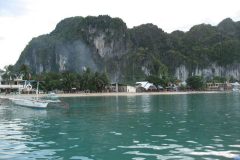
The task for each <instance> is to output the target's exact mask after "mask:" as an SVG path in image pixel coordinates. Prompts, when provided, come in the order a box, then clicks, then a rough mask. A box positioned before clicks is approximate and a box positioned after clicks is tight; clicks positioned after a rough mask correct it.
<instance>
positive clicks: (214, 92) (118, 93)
mask: <svg viewBox="0 0 240 160" xmlns="http://www.w3.org/2000/svg"><path fill="white" fill-rule="evenodd" d="M216 93H230V92H229V91H187V92H139V93H129V92H106V93H62V94H56V95H57V96H58V97H60V98H61V97H109V96H144V95H184V94H216ZM46 95H47V94H39V95H38V97H43V96H46ZM11 97H20V98H21V97H22V98H24V97H29V98H30V97H36V95H35V94H20V95H19V94H15V95H11V94H10V95H9V94H8V95H4V94H3V95H0V99H6V98H11Z"/></svg>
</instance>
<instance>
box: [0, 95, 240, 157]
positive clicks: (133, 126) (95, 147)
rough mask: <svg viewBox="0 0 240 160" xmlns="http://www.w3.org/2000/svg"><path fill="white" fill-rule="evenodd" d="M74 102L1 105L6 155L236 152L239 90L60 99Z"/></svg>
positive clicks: (1, 149) (0, 150) (239, 151)
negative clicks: (40, 105) (44, 105)
mask: <svg viewBox="0 0 240 160" xmlns="http://www.w3.org/2000/svg"><path fill="white" fill-rule="evenodd" d="M62 100H63V101H65V102H67V103H68V104H69V108H62V107H61V108H56V107H50V108H48V109H47V110H36V109H31V108H24V107H19V106H13V105H11V104H9V103H3V102H2V104H1V105H0V159H23V160H30V159H80V160H128V159H130V160H154V159H159V160H162V159H163V160H164V159H171V160H174V159H184V160H185V159H186V160H192V159H206V160H215V159H234V158H235V157H237V156H238V155H240V94H232V93H226V94H195V95H161V96H122V97H121V96H119V97H80V98H62Z"/></svg>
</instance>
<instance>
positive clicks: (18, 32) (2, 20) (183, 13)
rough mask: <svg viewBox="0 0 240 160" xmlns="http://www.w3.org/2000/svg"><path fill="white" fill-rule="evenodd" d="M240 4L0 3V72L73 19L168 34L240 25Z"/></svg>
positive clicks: (188, 0)
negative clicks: (112, 20)
mask: <svg viewBox="0 0 240 160" xmlns="http://www.w3.org/2000/svg"><path fill="white" fill-rule="evenodd" d="M239 6H240V0H118V1H116V0H0V69H3V68H4V66H6V65H9V64H13V65H14V64H15V63H16V61H17V60H18V58H19V56H20V54H21V52H22V51H23V49H24V48H25V46H26V45H27V44H28V43H29V41H30V40H31V39H32V38H33V37H37V36H39V35H42V34H47V33H49V32H51V31H52V30H54V28H55V26H56V25H57V23H58V22H59V21H61V20H62V19H64V18H67V17H73V16H83V17H86V16H89V15H91V16H98V15H109V16H111V17H119V18H121V19H122V20H123V21H124V22H125V23H126V24H127V26H128V27H129V28H132V27H134V26H137V25H140V24H144V23H153V24H155V25H157V26H158V27H159V28H162V29H163V30H164V31H165V32H168V33H170V32H172V31H174V30H182V31H188V30H189V29H190V28H191V27H192V26H193V25H196V24H201V23H206V24H211V25H217V24H218V23H219V22H220V21H222V20H223V19H225V18H228V17H230V18H232V19H233V20H234V21H240V7H239Z"/></svg>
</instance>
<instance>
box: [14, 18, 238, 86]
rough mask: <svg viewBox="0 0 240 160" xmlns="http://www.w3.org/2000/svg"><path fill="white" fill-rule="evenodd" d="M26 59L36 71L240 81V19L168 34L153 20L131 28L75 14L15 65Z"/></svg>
mask: <svg viewBox="0 0 240 160" xmlns="http://www.w3.org/2000/svg"><path fill="white" fill-rule="evenodd" d="M22 64H26V65H28V66H29V67H30V68H31V69H32V71H33V72H34V73H42V72H62V71H74V72H82V71H83V70H84V69H85V68H87V67H89V68H90V69H91V70H94V71H99V72H103V71H104V72H108V74H109V77H110V78H111V80H112V81H121V82H130V81H132V82H134V81H136V80H137V81H139V80H144V79H145V77H146V76H147V75H156V76H159V77H162V76H174V77H176V78H178V79H180V80H183V81H184V80H186V79H187V78H188V77H189V76H191V75H202V76H204V77H205V78H211V77H213V76H224V77H227V78H230V77H232V78H235V79H238V80H240V22H234V21H232V20H231V19H229V18H228V19H225V20H223V21H222V22H221V23H219V25H218V26H211V25H208V24H200V25H196V26H193V27H192V28H191V29H190V30H189V31H188V32H181V31H174V32H172V33H170V34H169V33H166V32H164V31H163V30H162V29H160V28H158V26H156V25H153V24H144V25H140V26H136V27H133V28H131V29H128V28H127V26H126V24H125V23H124V22H123V21H122V20H121V19H119V18H111V17H109V16H98V17H91V16H89V17H85V18H84V17H71V18H67V19H64V20H62V21H61V22H59V23H58V24H57V26H56V28H55V29H54V30H53V31H52V32H51V33H49V34H46V35H42V36H39V37H37V38H33V39H32V40H31V41H30V42H29V44H28V45H27V46H26V47H25V49H24V50H23V52H22V53H21V56H20V58H19V60H18V61H17V63H16V65H15V66H16V67H19V66H20V65H22Z"/></svg>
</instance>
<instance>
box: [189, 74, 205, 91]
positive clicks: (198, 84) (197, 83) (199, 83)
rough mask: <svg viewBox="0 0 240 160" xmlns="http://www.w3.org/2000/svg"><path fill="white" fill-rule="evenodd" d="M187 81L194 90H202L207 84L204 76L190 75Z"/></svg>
mask: <svg viewBox="0 0 240 160" xmlns="http://www.w3.org/2000/svg"><path fill="white" fill-rule="evenodd" d="M186 82H187V85H188V86H189V87H190V88H191V89H194V90H201V89H203V88H204V86H205V83H204V80H203V77H201V76H192V77H189V78H188V79H187V81H186Z"/></svg>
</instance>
